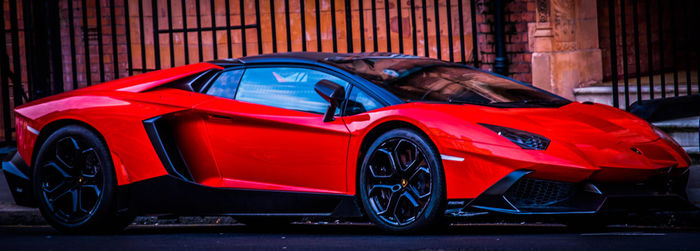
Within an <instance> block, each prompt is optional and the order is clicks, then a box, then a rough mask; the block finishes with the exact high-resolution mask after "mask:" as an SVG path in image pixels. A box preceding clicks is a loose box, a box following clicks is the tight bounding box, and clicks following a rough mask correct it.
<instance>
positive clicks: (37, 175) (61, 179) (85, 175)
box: [33, 125, 133, 233]
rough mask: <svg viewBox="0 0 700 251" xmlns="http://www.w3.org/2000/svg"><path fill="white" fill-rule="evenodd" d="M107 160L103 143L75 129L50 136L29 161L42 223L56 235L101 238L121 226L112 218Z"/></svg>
mask: <svg viewBox="0 0 700 251" xmlns="http://www.w3.org/2000/svg"><path fill="white" fill-rule="evenodd" d="M112 163H113V162H112V158H111V156H110V154H109V151H108V150H107V147H106V145H105V143H104V142H102V140H101V139H100V138H99V137H98V136H97V135H96V134H95V133H94V132H92V131H90V130H88V129H87V128H84V127H80V126H77V125H69V126H66V127H63V128H61V129H59V130H57V131H56V132H54V133H53V134H51V135H50V136H49V137H48V138H47V139H46V141H45V142H44V144H43V145H42V146H41V148H40V149H39V152H38V155H37V158H36V161H35V162H34V176H33V180H34V191H35V196H36V198H38V201H39V209H40V211H41V214H42V215H43V216H44V218H45V219H46V221H47V222H48V223H49V224H51V225H52V226H53V227H54V228H56V229H57V230H59V231H63V232H69V233H86V232H90V233H101V232H113V231H118V230H121V229H123V228H124V227H126V226H127V225H128V224H129V223H131V221H133V216H130V215H128V214H124V213H122V214H117V212H116V211H117V210H116V203H115V198H116V189H117V181H116V178H115V174H114V165H113V164H112Z"/></svg>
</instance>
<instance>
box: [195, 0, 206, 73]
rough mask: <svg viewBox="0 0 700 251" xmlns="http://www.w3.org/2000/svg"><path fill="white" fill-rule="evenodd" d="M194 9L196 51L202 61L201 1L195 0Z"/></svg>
mask: <svg viewBox="0 0 700 251" xmlns="http://www.w3.org/2000/svg"><path fill="white" fill-rule="evenodd" d="M195 4H196V5H197V6H195V11H196V13H197V53H198V54H199V62H202V61H204V55H202V54H204V52H203V48H202V8H201V7H200V5H201V2H200V1H199V0H197V1H195Z"/></svg>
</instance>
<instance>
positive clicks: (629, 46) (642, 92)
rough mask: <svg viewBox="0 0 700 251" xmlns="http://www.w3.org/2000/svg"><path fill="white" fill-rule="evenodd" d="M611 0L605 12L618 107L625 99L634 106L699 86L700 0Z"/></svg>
mask: <svg viewBox="0 0 700 251" xmlns="http://www.w3.org/2000/svg"><path fill="white" fill-rule="evenodd" d="M599 3H605V1H599ZM606 4H607V11H608V13H602V14H607V17H608V20H607V22H608V23H607V25H608V32H609V44H610V45H611V46H609V47H608V49H609V58H610V59H609V61H608V62H609V67H610V73H611V76H610V81H611V82H612V91H613V105H614V106H615V107H621V106H620V103H621V102H623V103H622V104H624V106H623V107H624V108H626V109H629V108H630V104H631V103H633V102H634V101H637V100H650V99H658V98H666V97H678V96H687V95H693V94H697V93H698V91H700V81H699V80H700V57H699V56H698V55H700V53H699V50H698V49H699V48H700V47H698V43H699V42H700V36H699V32H698V31H699V30H698V28H699V27H700V26H698V25H699V24H700V23H699V22H698V18H697V16H695V15H697V13H698V12H700V3H698V1H693V0H673V1H667V0H607V3H606ZM599 7H605V6H599ZM600 21H606V20H600ZM601 33H603V32H601ZM602 35H603V34H601V36H602ZM601 42H602V41H601ZM606 70H607V69H606ZM620 84H622V86H620ZM620 92H622V93H620ZM620 99H622V100H620Z"/></svg>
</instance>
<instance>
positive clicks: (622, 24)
mask: <svg viewBox="0 0 700 251" xmlns="http://www.w3.org/2000/svg"><path fill="white" fill-rule="evenodd" d="M620 33H622V34H621V35H622V80H623V81H624V85H625V110H629V109H630V86H629V72H628V71H627V16H626V13H625V0H620ZM615 46H617V45H615ZM638 91H639V90H638Z"/></svg>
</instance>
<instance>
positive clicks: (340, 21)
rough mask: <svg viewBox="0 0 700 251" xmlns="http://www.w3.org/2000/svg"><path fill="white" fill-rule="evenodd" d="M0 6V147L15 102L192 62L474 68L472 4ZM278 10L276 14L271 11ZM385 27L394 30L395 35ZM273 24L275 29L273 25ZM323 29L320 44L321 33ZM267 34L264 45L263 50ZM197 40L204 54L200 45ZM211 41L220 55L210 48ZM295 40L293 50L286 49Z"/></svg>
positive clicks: (168, 1) (23, 2) (95, 2)
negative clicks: (352, 61)
mask: <svg viewBox="0 0 700 251" xmlns="http://www.w3.org/2000/svg"><path fill="white" fill-rule="evenodd" d="M0 1H2V2H3V4H2V5H0V15H1V16H0V27H2V28H3V29H0V44H3V45H5V47H4V48H5V50H3V51H2V54H0V61H1V63H2V64H1V65H0V66H2V67H1V68H2V69H0V70H1V72H0V84H1V87H2V88H0V94H1V95H2V126H3V128H4V130H3V132H2V135H3V136H4V137H3V138H2V140H0V142H3V141H4V142H5V143H9V142H11V141H12V139H13V133H12V132H13V130H12V129H11V128H12V127H13V118H12V109H13V108H14V107H16V106H18V105H21V104H22V103H24V102H27V101H30V100H33V99H36V98H40V97H43V96H48V95H51V94H56V93H60V92H63V91H67V90H72V89H78V88H80V87H84V86H90V85H93V84H96V83H99V82H104V81H109V80H112V79H116V78H121V77H126V76H131V75H133V74H138V73H142V72H148V71H152V70H159V69H162V68H169V67H175V66H178V65H182V64H189V63H192V62H194V61H205V60H211V59H217V58H220V57H229V58H231V57H235V56H247V55H251V54H263V53H275V52H281V51H327V52H328V51H330V52H372V51H389V52H398V53H405V54H412V55H419V54H420V55H421V56H428V57H434V58H440V59H444V60H449V61H453V62H461V63H465V64H466V63H469V64H472V65H475V66H478V64H479V61H478V57H476V56H475V55H477V53H478V52H477V46H476V45H477V36H476V35H475V34H474V33H473V32H472V36H471V41H470V40H469V36H468V34H469V32H470V31H468V29H471V30H472V31H474V30H476V27H477V26H476V19H475V13H476V12H475V3H474V2H475V0H428V1H426V0H410V6H402V4H403V3H405V2H403V1H402V0H374V1H370V2H369V3H368V2H367V1H363V0H345V1H343V4H342V5H341V4H337V2H340V1H335V0H332V1H328V0H301V1H286V0H238V1H237V0H225V1H223V3H222V2H221V1H215V0H209V1H207V0H151V1H148V0H0ZM5 1H8V2H9V4H7V5H6V4H5ZM290 4H294V5H297V4H298V5H299V6H290ZM220 5H223V6H220ZM328 5H330V6H329V7H323V6H328ZM367 5H369V6H367ZM5 6H9V9H6V8H5ZM282 6H283V9H284V11H283V12H282V11H278V10H279V8H280V7H282ZM319 6H321V7H323V8H319ZM385 6H390V8H385ZM222 9H223V12H224V13H223V16H224V17H223V18H222V15H221V12H222V11H221V10H222ZM206 10H208V13H205V12H207V11H206ZM212 10H214V11H212ZM295 10H297V11H295ZM298 10H301V11H298ZM359 10H363V11H359ZM253 12H254V13H253ZM5 14H9V18H8V19H6V18H5V16H4V15H5ZM18 14H19V16H18ZM247 14H248V15H247ZM253 14H254V16H253ZM266 15H267V16H266ZM328 16H330V20H327V19H328V18H327V17H328ZM154 17H155V18H154ZM236 17H238V18H236ZM453 17H457V18H456V19H454V18H453ZM392 18H397V20H399V22H398V27H397V29H396V28H392V25H394V26H393V27H395V26H396V24H392V22H395V21H392ZM405 18H408V19H407V21H408V22H407V23H408V24H407V25H404V22H402V21H403V20H405ZM443 18H444V19H445V21H446V22H443V23H441V22H440V21H439V20H440V19H443ZM236 19H239V20H236ZM280 19H281V20H280ZM429 19H430V20H432V21H433V22H432V23H430V22H431V21H429ZM5 20H9V25H8V24H5ZM281 21H284V24H285V25H278V24H279V23H281ZM455 21H458V23H454V22H455ZM236 23H237V24H236ZM292 23H294V24H300V27H297V26H293V25H292ZM312 23H313V24H314V25H312ZM328 23H330V24H331V25H329V26H330V29H331V31H330V34H328V32H327V31H326V30H323V29H322V26H323V27H328ZM469 23H471V27H465V26H466V25H465V24H467V25H468V24H469ZM343 26H344V27H343ZM429 26H431V27H429ZM298 29H301V32H300V33H295V32H293V30H294V31H296V30H298ZM253 30H254V31H255V32H254V33H253V32H252V31H253ZM358 30H359V31H360V32H359V33H358V32H357V31H358ZM365 30H367V32H366V33H365V32H362V31H365ZM246 31H248V32H246ZM436 31H437V32H436ZM378 32H381V33H385V34H381V33H380V34H378ZM268 33H269V34H268ZM409 33H410V34H409ZM66 34H67V35H66ZM270 34H271V41H272V42H271V44H270V43H269V41H267V42H265V41H263V40H265V38H268V37H269V36H270ZM314 35H315V37H314ZM205 36H211V41H212V42H211V43H213V44H211V43H210V44H207V43H206V42H205V41H203V40H204V38H205ZM294 36H297V37H294ZM382 36H385V37H382ZM8 37H9V40H7V39H6V38H8ZM20 37H23V38H24V40H21V39H19V38H20ZM223 37H225V38H223ZM234 37H237V39H239V41H237V42H235V41H233V40H234ZM194 38H196V42H194V40H195V39H194ZM278 38H280V40H285V41H286V48H285V46H284V43H282V42H281V43H280V45H278V43H277V41H278ZM328 38H330V39H331V40H332V41H331V42H327V40H328ZM441 38H442V39H443V40H442V41H441ZM190 39H192V40H190ZM166 40H167V42H166ZM177 40H180V41H181V42H182V45H181V46H179V45H176V44H175V41H177ZM220 40H225V42H224V44H223V45H222V44H217V41H220ZM298 40H301V46H298V44H293V41H298ZM308 40H316V44H315V45H314V43H313V41H308ZM357 40H359V41H357ZM445 40H447V41H445ZM470 42H471V43H472V44H471V48H468V46H469V44H468V43H470ZM265 43H267V44H265ZM342 43H345V45H344V48H339V47H342V46H340V45H342ZM382 43H384V44H382ZM409 43H410V44H409ZM421 43H422V45H421ZM293 45H297V46H293ZM358 45H359V48H358ZM406 45H410V48H408V47H409V46H406ZM253 46H255V47H257V48H256V49H253V48H252V47H253ZM421 47H422V48H421ZM209 48H210V49H211V54H209V51H208V49H209ZM205 49H207V50H205ZM224 49H225V50H226V51H227V52H226V53H220V52H223V50H224ZM421 49H422V51H421ZM445 49H447V51H448V52H451V53H443V50H445ZM8 52H9V53H8ZM194 54H197V56H196V57H194ZM445 54H449V55H445ZM183 58H184V59H183ZM28 72H30V74H28ZM11 99H14V102H13V103H11V102H10V100H11Z"/></svg>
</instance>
